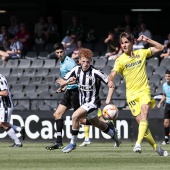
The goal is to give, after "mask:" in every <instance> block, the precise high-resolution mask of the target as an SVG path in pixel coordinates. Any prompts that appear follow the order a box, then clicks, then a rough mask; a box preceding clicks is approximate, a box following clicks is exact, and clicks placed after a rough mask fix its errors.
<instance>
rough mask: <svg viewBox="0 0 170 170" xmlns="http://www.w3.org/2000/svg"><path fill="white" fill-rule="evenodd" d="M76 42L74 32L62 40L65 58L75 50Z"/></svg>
mask: <svg viewBox="0 0 170 170" xmlns="http://www.w3.org/2000/svg"><path fill="white" fill-rule="evenodd" d="M76 41H77V35H76V33H75V32H71V33H70V35H68V36H65V37H64V38H63V40H62V42H61V43H62V44H63V45H64V48H65V54H66V55H67V56H70V57H71V55H72V54H73V51H74V50H75V49H76Z"/></svg>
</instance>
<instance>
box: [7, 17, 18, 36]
mask: <svg viewBox="0 0 170 170" xmlns="http://www.w3.org/2000/svg"><path fill="white" fill-rule="evenodd" d="M18 32H19V25H18V19H17V17H16V16H15V15H12V16H11V17H10V25H9V26H8V33H10V34H13V35H16V34H17V33H18Z"/></svg>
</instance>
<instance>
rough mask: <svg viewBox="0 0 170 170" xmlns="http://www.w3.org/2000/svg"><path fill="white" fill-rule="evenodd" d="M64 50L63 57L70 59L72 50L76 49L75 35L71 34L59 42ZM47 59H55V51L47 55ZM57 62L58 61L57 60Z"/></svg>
mask: <svg viewBox="0 0 170 170" xmlns="http://www.w3.org/2000/svg"><path fill="white" fill-rule="evenodd" d="M61 43H62V44H63V46H64V49H65V55H66V56H69V57H71V56H72V54H73V52H74V50H75V49H76V34H75V33H71V35H70V36H65V37H64V38H63V40H62V42H61ZM47 58H49V59H57V58H58V57H57V55H56V53H55V51H53V52H51V53H50V54H48V56H47ZM57 60H58V59H57Z"/></svg>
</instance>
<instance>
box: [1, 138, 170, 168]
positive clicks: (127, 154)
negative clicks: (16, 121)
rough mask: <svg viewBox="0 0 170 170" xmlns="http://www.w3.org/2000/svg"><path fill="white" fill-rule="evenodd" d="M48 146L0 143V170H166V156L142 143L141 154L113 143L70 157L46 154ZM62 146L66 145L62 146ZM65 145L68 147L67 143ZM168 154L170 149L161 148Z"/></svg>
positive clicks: (95, 145)
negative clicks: (16, 145) (116, 146)
mask: <svg viewBox="0 0 170 170" xmlns="http://www.w3.org/2000/svg"><path fill="white" fill-rule="evenodd" d="M49 144H50V143H46V142H41V143H40V142H27V141H24V142H23V145H24V146H23V147H22V148H12V147H9V146H10V145H11V143H9V142H3V141H1V143H0V168H1V169H3V170H22V169H25V170H26V169H28V170H33V169H35V170H46V169H47V170H53V169H55V170H114V169H115V170H139V169H141V170H145V169H146V170H149V169H153V170H156V169H159V170H166V169H170V155H169V156H168V157H160V156H159V155H158V154H157V153H156V152H155V151H153V149H152V148H151V146H150V145H149V144H148V143H145V142H143V143H142V153H141V154H139V153H134V152H133V151H132V149H133V146H134V144H133V143H131V142H122V144H121V145H120V147H119V148H114V147H113V143H108V142H106V143H99V142H92V144H91V145H88V146H86V147H79V146H78V145H79V144H81V143H77V148H76V150H73V151H72V152H70V153H63V152H62V151H61V150H53V151H48V150H46V149H45V147H46V146H47V145H49ZM64 144H65V145H66V143H64ZM67 144H68V143H67ZM163 148H164V149H165V150H167V151H168V152H169V153H170V146H169V145H166V146H163Z"/></svg>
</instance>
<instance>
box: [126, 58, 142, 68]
mask: <svg viewBox="0 0 170 170" xmlns="http://www.w3.org/2000/svg"><path fill="white" fill-rule="evenodd" d="M141 63H142V60H138V61H135V62H133V63H130V64H126V65H125V67H126V68H132V67H135V66H138V65H140V64H141Z"/></svg>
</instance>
